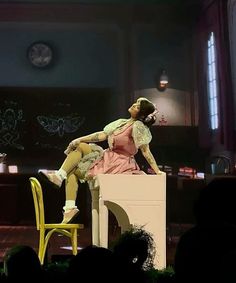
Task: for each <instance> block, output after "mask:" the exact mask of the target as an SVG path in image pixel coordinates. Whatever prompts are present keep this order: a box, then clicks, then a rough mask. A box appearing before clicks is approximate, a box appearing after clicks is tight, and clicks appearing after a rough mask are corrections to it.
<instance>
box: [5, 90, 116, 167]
mask: <svg viewBox="0 0 236 283" xmlns="http://www.w3.org/2000/svg"><path fill="white" fill-rule="evenodd" d="M111 100H112V99H111V92H110V90H109V89H100V88H99V89H98V88H96V89H91V88H89V89H78V88H76V89H75V88H0V152H1V153H2V152H5V153H7V158H6V162H7V164H8V165H10V164H16V165H18V166H19V169H20V168H22V169H23V170H24V168H25V169H26V168H30V167H32V168H34V167H39V168H42V167H44V168H50V167H51V168H53V167H55V166H57V165H58V164H59V163H60V162H61V161H62V160H63V159H64V157H65V155H64V154H63V151H64V150H65V148H66V146H67V145H68V143H69V142H70V141H71V140H72V139H74V138H76V137H79V136H82V135H86V134H90V133H92V132H95V131H100V130H102V129H103V127H104V126H105V125H106V124H107V123H109V122H110V118H109V117H110V116H109V115H110V112H109V111H110V110H109V109H110V105H111V104H110V103H111Z"/></svg>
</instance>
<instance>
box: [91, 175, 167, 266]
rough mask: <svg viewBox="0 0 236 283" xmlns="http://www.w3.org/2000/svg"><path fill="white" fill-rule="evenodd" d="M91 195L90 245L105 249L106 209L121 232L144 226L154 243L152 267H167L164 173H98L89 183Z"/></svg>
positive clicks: (106, 232) (106, 230)
mask: <svg viewBox="0 0 236 283" xmlns="http://www.w3.org/2000/svg"><path fill="white" fill-rule="evenodd" d="M89 188H90V191H91V195H92V242H93V244H94V245H97V246H101V247H105V248H107V247H108V209H109V210H111V212H112V213H113V214H114V216H115V217H116V219H117V222H118V225H119V226H120V227H121V232H123V231H126V230H128V229H129V228H130V227H131V225H137V226H144V227H143V228H144V229H145V230H146V231H147V232H150V233H151V235H152V236H153V239H154V242H155V244H156V257H155V259H154V264H155V267H156V268H157V269H163V268H165V267H166V174H162V175H126V174H99V175H97V176H96V177H95V178H94V180H93V181H91V182H90V183H89Z"/></svg>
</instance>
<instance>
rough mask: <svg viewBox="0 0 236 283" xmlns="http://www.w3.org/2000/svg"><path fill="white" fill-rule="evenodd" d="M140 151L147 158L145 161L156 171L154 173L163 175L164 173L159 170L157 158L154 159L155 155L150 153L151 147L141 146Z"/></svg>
mask: <svg viewBox="0 0 236 283" xmlns="http://www.w3.org/2000/svg"><path fill="white" fill-rule="evenodd" d="M140 150H141V152H142V154H143V156H144V157H145V159H146V160H147V162H148V164H149V165H150V166H151V168H152V169H153V170H154V172H155V173H156V174H162V171H161V170H160V169H159V168H158V166H157V163H156V160H155V158H154V157H153V155H152V153H151V151H150V148H149V145H148V144H145V145H141V146H140Z"/></svg>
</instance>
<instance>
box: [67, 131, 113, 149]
mask: <svg viewBox="0 0 236 283" xmlns="http://www.w3.org/2000/svg"><path fill="white" fill-rule="evenodd" d="M107 137H108V135H107V134H106V133H105V132H104V131H100V132H96V133H93V134H90V135H87V136H83V137H80V138H77V139H74V140H72V141H71V142H70V143H72V144H73V145H74V146H76V145H78V144H79V143H80V142H101V141H105V140H107Z"/></svg>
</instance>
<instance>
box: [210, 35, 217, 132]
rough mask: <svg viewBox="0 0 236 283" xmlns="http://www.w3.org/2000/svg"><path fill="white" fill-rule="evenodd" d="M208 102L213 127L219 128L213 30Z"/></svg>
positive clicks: (213, 128)
mask: <svg viewBox="0 0 236 283" xmlns="http://www.w3.org/2000/svg"><path fill="white" fill-rule="evenodd" d="M207 54H208V56H207V58H208V78H207V84H208V102H209V115H210V125H211V129H212V130H215V129H218V126H219V116H218V115H219V111H218V109H219V108H218V82H217V74H216V73H217V72H216V67H217V66H216V48H215V38H214V33H213V32H211V33H210V34H209V38H208V53H207Z"/></svg>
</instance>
